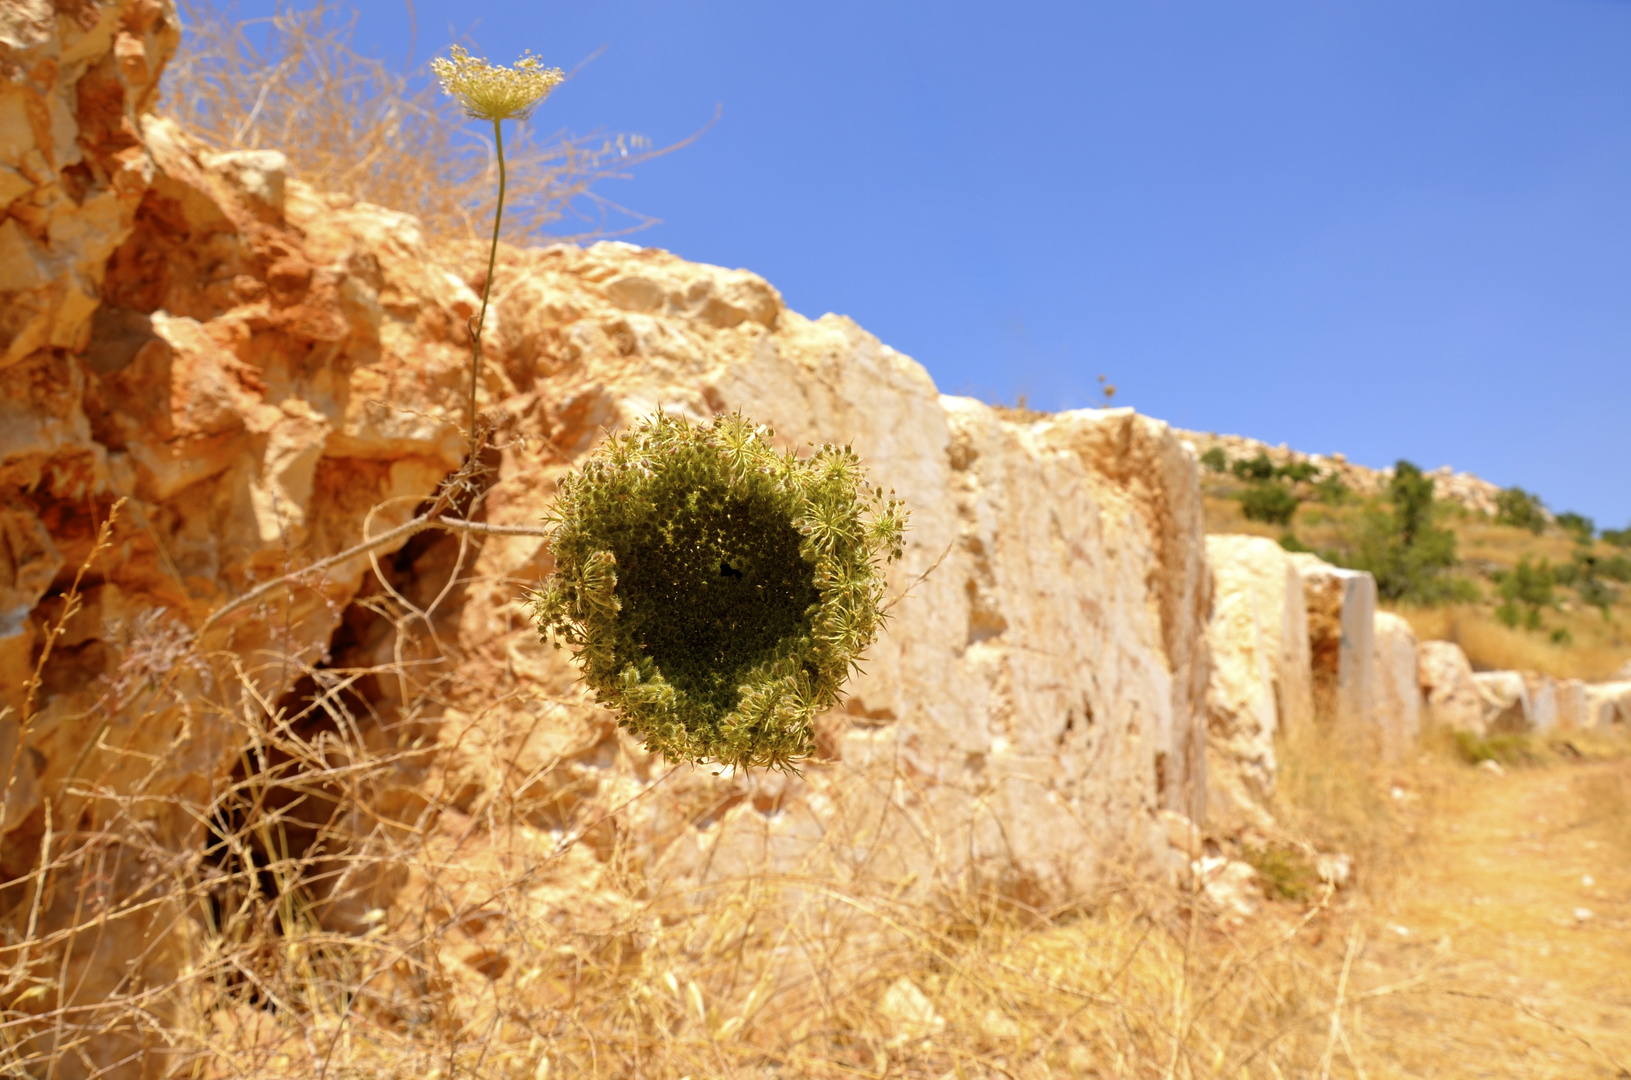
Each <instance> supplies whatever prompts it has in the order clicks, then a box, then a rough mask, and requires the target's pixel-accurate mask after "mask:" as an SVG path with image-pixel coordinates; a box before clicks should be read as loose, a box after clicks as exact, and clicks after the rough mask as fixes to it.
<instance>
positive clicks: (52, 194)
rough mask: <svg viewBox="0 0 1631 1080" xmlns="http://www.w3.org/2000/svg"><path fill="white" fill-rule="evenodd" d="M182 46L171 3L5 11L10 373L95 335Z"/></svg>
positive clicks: (0, 315) (1, 263)
mask: <svg viewBox="0 0 1631 1080" xmlns="http://www.w3.org/2000/svg"><path fill="white" fill-rule="evenodd" d="M176 41H177V30H176V22H175V18H174V11H173V9H172V8H171V5H170V3H169V0H117V2H114V3H105V4H76V5H65V4H53V3H49V2H46V0H17V2H12V3H8V4H6V5H5V6H4V7H3V8H0V72H3V73H4V78H0V369H5V368H9V367H11V366H13V365H15V364H17V363H19V362H21V361H22V360H23V359H24V358H25V357H27V356H29V355H30V354H31V353H34V352H36V351H37V350H40V349H49V348H60V349H76V350H78V349H84V348H85V346H86V344H87V342H88V341H89V338H90V332H91V317H92V315H93V313H94V312H95V311H96V308H97V303H98V299H99V296H100V292H101V287H102V283H103V273H104V270H105V268H106V265H107V261H108V257H109V256H110V255H111V254H112V253H113V250H114V249H115V248H116V247H118V246H119V245H120V244H121V243H122V242H124V240H125V238H126V237H127V236H128V235H129V233H130V230H131V227H132V224H133V221H134V218H135V214H136V209H137V206H138V205H139V204H140V202H141V200H142V197H143V195H144V193H145V192H146V190H147V185H148V182H149V180H150V179H151V177H152V174H153V162H152V159H151V158H150V157H149V155H148V153H147V150H146V148H145V147H144V146H143V145H142V141H141V135H140V131H139V125H140V118H141V116H142V114H143V112H145V111H146V110H147V108H148V107H149V106H150V105H151V104H152V101H153V98H154V96H155V94H156V93H157V90H158V78H159V73H160V71H161V70H162V69H163V66H164V63H165V61H166V60H167V59H168V58H169V55H170V53H171V52H172V51H173V50H174V48H175V44H176Z"/></svg>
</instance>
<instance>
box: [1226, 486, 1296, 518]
mask: <svg viewBox="0 0 1631 1080" xmlns="http://www.w3.org/2000/svg"><path fill="white" fill-rule="evenodd" d="M1297 506H1298V502H1297V496H1295V495H1293V494H1292V493H1291V492H1290V491H1287V490H1286V488H1285V487H1284V486H1283V485H1280V484H1276V483H1274V482H1273V481H1272V480H1268V481H1257V482H1254V483H1252V484H1249V485H1247V487H1246V490H1245V491H1243V492H1241V494H1240V512H1241V513H1242V514H1245V515H1246V520H1248V521H1262V522H1267V523H1268V524H1270V525H1290V524H1291V519H1292V517H1293V516H1294V515H1295V514H1296V513H1297Z"/></svg>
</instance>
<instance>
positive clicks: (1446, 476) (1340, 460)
mask: <svg viewBox="0 0 1631 1080" xmlns="http://www.w3.org/2000/svg"><path fill="white" fill-rule="evenodd" d="M1181 434H1182V435H1183V437H1184V438H1186V439H1188V440H1189V441H1190V442H1192V443H1194V444H1195V446H1196V448H1197V449H1198V450H1199V452H1201V453H1206V452H1207V451H1208V450H1211V449H1214V448H1216V449H1218V450H1221V451H1222V452H1223V456H1224V459H1225V460H1226V461H1228V462H1231V463H1232V462H1236V461H1249V460H1251V459H1253V458H1256V457H1259V456H1261V457H1266V458H1268V459H1269V461H1270V462H1272V463H1273V464H1274V465H1276V466H1285V465H1294V464H1302V463H1307V464H1309V465H1312V466H1314V468H1315V469H1317V470H1319V475H1321V476H1331V477H1335V478H1336V479H1338V480H1340V481H1342V484H1343V485H1344V486H1345V487H1347V488H1349V489H1350V490H1352V491H1355V492H1358V493H1359V494H1362V495H1381V494H1382V493H1384V492H1385V491H1386V490H1387V486H1388V483H1389V482H1390V481H1391V480H1392V479H1393V469H1392V468H1391V467H1388V468H1381V469H1373V468H1370V467H1368V466H1365V465H1359V464H1356V463H1354V462H1351V461H1349V460H1348V458H1347V455H1345V454H1305V453H1302V452H1301V451H1297V450H1293V449H1291V448H1290V447H1288V446H1286V445H1285V444H1284V443H1281V444H1280V445H1279V446H1271V445H1269V444H1268V443H1265V442H1262V441H1260V440H1257V439H1251V438H1247V437H1245V436H1243V435H1219V434H1216V433H1214V432H1200V431H1185V432H1181ZM1427 475H1428V476H1429V477H1431V478H1432V480H1433V494H1434V495H1435V496H1436V497H1438V498H1440V499H1444V500H1445V501H1447V502H1451V503H1456V504H1459V505H1460V506H1463V507H1465V508H1466V509H1468V510H1471V511H1472V512H1474V513H1478V514H1485V515H1488V516H1490V517H1493V516H1495V512H1496V509H1497V507H1496V505H1495V497H1496V496H1497V495H1499V494H1500V492H1501V488H1500V485H1498V484H1492V483H1490V482H1489V481H1488V480H1485V479H1482V478H1481V477H1478V476H1474V475H1473V474H1472V473H1468V472H1456V471H1455V470H1454V469H1452V468H1450V466H1448V465H1441V466H1439V467H1438V468H1436V469H1433V470H1432V471H1431V472H1429V473H1427ZM1547 516H1548V517H1550V515H1549V514H1548V515H1547Z"/></svg>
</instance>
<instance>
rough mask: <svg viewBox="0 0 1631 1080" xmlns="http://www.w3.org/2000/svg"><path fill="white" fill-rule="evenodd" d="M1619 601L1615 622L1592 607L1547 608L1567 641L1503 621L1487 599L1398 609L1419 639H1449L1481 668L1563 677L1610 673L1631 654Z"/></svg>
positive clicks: (1599, 676)
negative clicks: (1481, 602)
mask: <svg viewBox="0 0 1631 1080" xmlns="http://www.w3.org/2000/svg"><path fill="white" fill-rule="evenodd" d="M1625 606H1626V605H1623V604H1622V605H1620V610H1619V611H1617V613H1616V619H1615V621H1614V622H1607V621H1606V620H1604V619H1603V617H1602V615H1601V614H1600V613H1598V611H1597V610H1596V609H1594V608H1593V609H1589V610H1586V611H1578V610H1576V611H1569V612H1550V613H1548V614H1547V616H1546V620H1547V623H1548V625H1550V626H1552V627H1554V628H1555V627H1563V628H1565V629H1568V630H1569V632H1570V636H1571V639H1572V640H1571V642H1570V643H1569V644H1567V645H1559V644H1554V643H1553V642H1552V641H1551V640H1550V638H1549V637H1548V635H1546V634H1544V633H1536V632H1534V631H1528V630H1523V629H1515V628H1513V627H1509V626H1506V625H1503V624H1502V623H1501V622H1500V621H1499V620H1498V619H1496V618H1495V616H1494V614H1493V613H1492V612H1491V611H1490V609H1489V606H1488V605H1468V604H1455V605H1451V606H1447V607H1442V608H1412V607H1405V608H1400V609H1399V614H1400V615H1402V616H1403V617H1404V618H1405V619H1406V620H1407V621H1409V623H1410V625H1411V627H1412V628H1413V629H1414V630H1415V631H1416V636H1417V637H1418V638H1422V639H1424V640H1425V639H1428V638H1432V639H1437V640H1442V641H1453V642H1456V643H1457V644H1458V645H1460V646H1461V648H1462V650H1463V651H1465V652H1466V654H1467V658H1468V659H1469V660H1471V661H1472V663H1473V666H1474V667H1475V668H1477V669H1478V670H1480V671H1543V672H1545V673H1547V674H1549V675H1554V676H1556V677H1558V678H1562V679H1586V680H1591V681H1601V680H1606V679H1612V678H1614V677H1615V676H1616V675H1617V673H1618V672H1619V671H1620V670H1621V669H1622V668H1623V666H1624V665H1625V663H1626V661H1627V660H1628V659H1631V642H1628V641H1627V640H1626V639H1625V637H1624V636H1623V633H1622V631H1623V625H1624V624H1623V623H1622V622H1621V621H1620V620H1621V619H1624V618H1626V617H1627V615H1631V612H1624V609H1625Z"/></svg>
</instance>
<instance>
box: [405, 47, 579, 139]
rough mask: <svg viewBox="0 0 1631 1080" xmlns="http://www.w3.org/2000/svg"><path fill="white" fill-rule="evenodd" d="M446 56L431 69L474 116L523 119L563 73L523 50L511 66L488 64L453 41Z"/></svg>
mask: <svg viewBox="0 0 1631 1080" xmlns="http://www.w3.org/2000/svg"><path fill="white" fill-rule="evenodd" d="M450 52H451V56H450V57H449V58H447V59H441V58H438V59H435V60H432V61H431V62H430V69H431V71H433V72H434V73H435V74H436V78H437V79H438V80H439V81H440V82H441V84H442V90H443V92H444V93H446V94H447V95H448V96H450V97H455V98H458V99H459V103H460V104H461V105H463V106H464V111H465V113H466V114H467V115H469V116H470V117H471V118H472V119H475V120H491V121H494V122H497V121H499V120H525V119H526V118H527V117H528V115H530V114H531V113H532V110H533V109H534V108H536V107H537V105H538V103H539V102H540V101H542V100H544V99H545V98H546V97H548V96H549V92H550V91H551V90H553V89H555V88H556V87H557V86H559V85H560V84H561V81H562V80H563V79H565V78H566V75H565V74H564V73H563V72H562V71H561V69H560V68H546V67H544V65H543V64H542V62H540V61H539V60H538V58H537V57H535V56H533V55H532V54H531V53H523V54H522V56H521V59H519V60H517V61H516V62H515V66H514V67H502V66H500V65H497V64H489V63H488V62H487V61H486V60H483V59H482V58H481V57H479V56H471V55H470V54H469V53H468V52H466V51H465V50H464V49H462V48H460V47H459V46H457V45H455V46H453V48H452V49H451V50H450Z"/></svg>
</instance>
